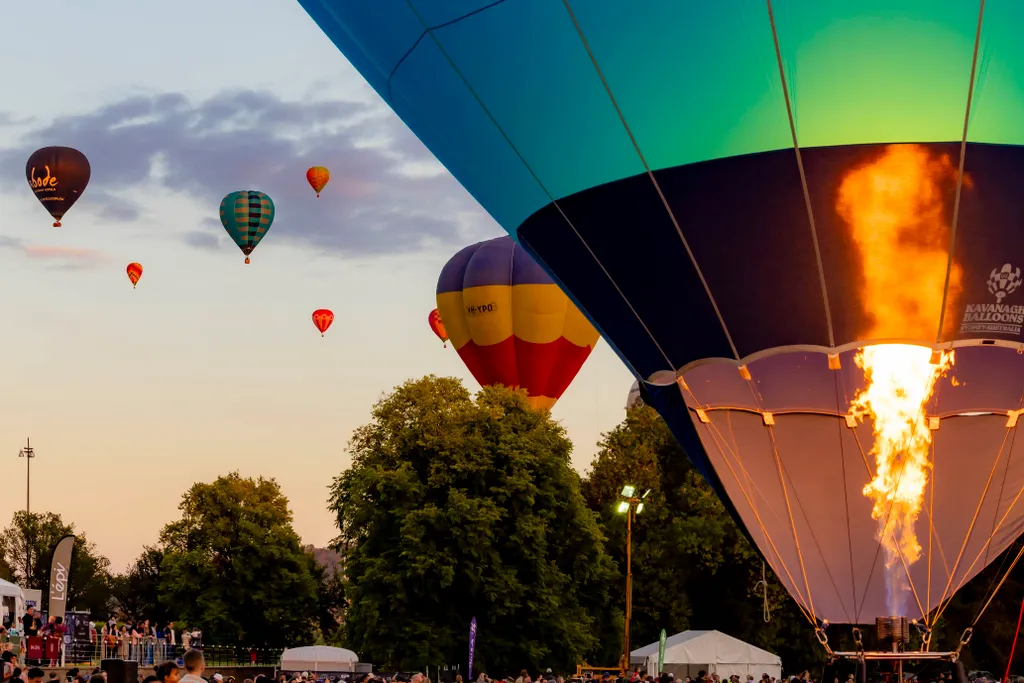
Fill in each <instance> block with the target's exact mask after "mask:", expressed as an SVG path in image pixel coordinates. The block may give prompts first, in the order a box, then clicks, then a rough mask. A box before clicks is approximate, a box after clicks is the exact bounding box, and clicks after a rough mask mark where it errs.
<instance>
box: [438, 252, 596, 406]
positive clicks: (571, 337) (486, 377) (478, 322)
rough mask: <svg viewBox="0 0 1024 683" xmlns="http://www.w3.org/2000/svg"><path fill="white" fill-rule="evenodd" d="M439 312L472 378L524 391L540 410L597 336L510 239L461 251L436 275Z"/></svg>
mask: <svg viewBox="0 0 1024 683" xmlns="http://www.w3.org/2000/svg"><path fill="white" fill-rule="evenodd" d="M437 310H438V311H439V312H440V315H441V319H442V320H444V322H445V328H446V330H447V333H448V334H449V336H450V337H451V341H452V344H453V345H454V346H455V349H456V350H457V351H458V352H459V356H460V357H461V358H462V361H463V362H464V363H465V364H466V367H467V368H469V371H470V372H471V373H473V377H475V378H476V380H477V381H478V382H480V384H483V385H488V384H504V385H506V386H512V387H516V386H518V387H522V388H524V389H526V391H527V393H528V395H529V397H530V405H532V406H533V407H534V408H550V407H551V406H553V405H554V404H555V401H557V400H558V398H559V397H560V396H561V395H562V392H564V391H565V390H566V388H567V387H568V386H569V383H570V382H572V380H573V378H574V377H575V376H576V373H577V372H579V369H580V367H582V366H583V362H584V361H585V360H586V359H587V357H588V356H589V355H590V352H591V351H592V350H593V349H594V345H595V344H597V340H598V337H599V335H598V333H597V330H595V329H594V327H593V326H592V325H591V324H590V322H589V321H588V320H587V319H586V318H585V317H583V314H582V313H580V312H579V309H577V308H576V306H575V305H573V303H572V302H571V301H569V298H568V297H567V296H566V295H565V294H564V293H563V292H562V290H561V289H559V287H558V285H556V284H555V283H554V281H553V280H552V279H551V278H550V277H549V276H548V274H547V273H545V272H544V271H543V270H542V269H541V267H540V266H539V265H537V262H536V261H534V260H533V258H532V257H531V256H530V255H529V254H527V253H526V251H525V250H523V248H522V247H520V246H519V245H517V244H516V243H515V242H513V241H512V238H510V237H498V238H496V239H493V240H488V241H487V242H480V243H479V244H474V245H472V246H469V247H466V248H465V249H463V250H462V251H460V252H459V253H457V254H455V256H453V257H452V258H451V259H450V260H449V261H448V263H447V264H446V265H445V267H444V269H443V270H442V271H441V276H440V277H439V278H438V281H437Z"/></svg>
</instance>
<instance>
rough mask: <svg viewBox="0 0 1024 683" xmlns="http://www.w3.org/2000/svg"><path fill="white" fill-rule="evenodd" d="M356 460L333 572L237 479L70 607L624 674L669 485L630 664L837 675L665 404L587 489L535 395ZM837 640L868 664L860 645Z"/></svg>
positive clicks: (952, 629) (976, 663) (222, 482)
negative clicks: (736, 650)
mask: <svg viewBox="0 0 1024 683" xmlns="http://www.w3.org/2000/svg"><path fill="white" fill-rule="evenodd" d="M349 451H350V454H351V456H352V466H351V467H350V468H349V469H347V470H346V471H344V472H342V473H341V474H340V475H339V476H337V477H336V478H335V479H334V481H333V482H332V484H331V485H330V503H329V507H330V509H331V510H332V511H333V513H334V514H335V515H336V520H337V525H338V528H339V535H338V538H337V539H336V542H335V546H334V550H336V551H337V552H338V553H339V554H340V558H341V559H340V564H339V566H338V568H337V569H338V571H337V572H335V568H334V567H330V568H328V567H326V566H324V565H322V564H320V563H318V562H317V561H316V559H315V558H314V555H313V554H312V553H311V552H310V551H309V549H307V548H303V547H302V546H301V545H300V540H299V537H298V535H297V534H296V533H295V531H294V529H293V528H292V518H291V513H290V511H289V509H288V506H287V500H286V499H285V498H284V496H283V495H282V493H281V490H280V488H279V487H278V485H277V483H276V482H274V481H273V480H268V479H262V478H260V479H248V478H242V477H240V476H239V475H238V474H237V473H232V474H229V475H227V476H224V477H220V478H218V479H217V480H216V481H214V482H212V483H198V484H195V485H194V486H192V488H191V489H189V490H188V491H187V492H185V494H184V495H183V496H182V501H181V504H180V505H179V509H180V512H181V514H180V518H179V519H177V520H175V521H173V522H171V523H169V524H167V525H166V526H165V527H164V528H163V530H162V532H161V533H160V537H159V542H158V543H157V544H156V545H155V546H154V547H151V548H145V549H144V551H143V553H142V554H141V555H140V556H139V558H138V559H137V560H136V561H135V562H134V563H133V564H132V565H131V567H129V569H128V570H127V571H126V572H125V573H124V574H120V575H119V574H114V573H112V572H111V571H110V566H109V565H110V563H109V562H108V561H107V559H106V558H104V557H103V556H102V555H101V554H100V553H99V552H97V550H96V548H95V547H94V546H93V544H92V543H90V542H89V541H88V539H87V538H86V537H85V535H84V534H81V533H79V534H77V540H76V547H75V553H74V555H73V559H72V566H71V581H70V594H69V601H68V604H69V606H70V607H72V608H75V609H87V610H89V611H91V613H92V614H93V616H94V617H95V618H96V619H105V618H107V617H108V616H109V615H110V614H111V613H112V611H114V610H118V611H120V612H123V613H124V614H127V615H131V616H134V617H137V618H148V619H150V620H156V621H158V622H167V621H172V620H173V621H175V622H177V623H178V624H187V625H189V626H194V627H198V628H200V629H201V630H202V631H203V634H204V641H205V642H207V643H216V644H242V645H248V646H289V645H292V646H294V645H302V644H309V643H311V642H318V641H320V640H321V639H322V640H323V641H324V642H328V643H332V644H338V645H343V646H346V647H349V648H351V649H353V650H355V651H356V652H357V653H359V654H360V656H361V658H362V659H363V660H364V661H371V662H373V663H374V664H375V665H376V666H377V667H378V668H380V669H382V670H395V669H399V670H414V669H420V670H422V669H424V668H426V667H427V666H430V667H431V668H433V667H435V666H437V665H445V664H454V663H464V662H465V659H466V656H467V649H468V639H469V624H470V621H471V620H472V619H473V618H474V617H475V618H476V620H477V624H478V635H477V642H476V655H475V656H476V662H475V665H474V670H475V671H483V672H486V673H488V674H491V675H493V676H495V677H497V676H505V675H508V674H513V673H517V672H518V671H519V670H520V669H522V668H524V667H529V668H530V669H531V670H532V671H536V670H538V669H541V668H547V667H552V668H555V669H556V670H559V671H563V672H568V671H572V670H574V669H575V666H576V664H577V663H583V662H587V663H589V664H591V665H595V666H614V665H616V664H617V663H618V661H619V655H620V654H621V651H622V642H623V607H624V603H625V532H626V528H625V519H624V517H623V516H622V515H619V514H617V513H616V512H615V507H616V503H617V502H618V496H619V492H620V491H621V489H622V487H623V485H625V484H631V485H634V486H636V487H637V488H638V489H639V490H641V491H642V490H646V489H651V493H650V495H649V496H648V497H647V498H646V499H645V501H644V502H645V505H644V510H643V512H642V514H640V515H638V516H637V518H636V521H635V523H634V525H633V544H632V556H633V564H632V566H633V620H632V628H631V643H632V647H633V648H636V647H639V646H642V645H644V644H647V643H651V642H654V641H656V640H657V638H658V634H659V633H660V631H661V629H663V628H664V629H666V630H667V631H668V632H669V633H670V634H671V633H675V632H678V631H682V630H686V629H690V628H695V629H718V630H721V631H723V632H726V633H728V634H730V635H733V636H735V637H738V638H741V639H743V640H746V641H748V642H751V643H754V644H756V645H758V646H760V647H763V648H765V649H767V650H769V651H772V652H775V653H777V654H779V655H780V656H781V657H782V660H783V665H784V667H785V668H786V670H787V671H789V672H790V673H794V672H796V670H797V669H800V670H802V669H804V668H812V669H813V668H814V667H815V666H817V665H820V664H821V663H823V662H824V652H823V650H822V648H821V647H820V646H819V645H818V643H817V641H816V639H815V637H814V633H813V631H812V629H811V627H810V626H809V624H808V623H807V621H806V619H805V618H804V617H803V615H802V614H801V613H800V611H799V609H798V608H797V606H796V604H795V603H794V602H793V601H792V600H791V599H790V598H789V596H788V595H787V593H786V592H785V591H784V590H783V589H782V587H781V586H780V584H779V582H778V581H777V580H776V578H775V576H774V575H773V574H772V572H771V570H770V569H767V568H765V567H764V565H763V563H762V561H761V558H760V556H759V555H758V553H757V552H756V550H755V549H754V548H752V547H751V545H750V544H749V543H748V541H747V540H746V538H745V536H744V535H743V534H742V533H741V532H740V530H739V529H738V528H737V527H736V525H735V524H734V523H733V521H732V519H731V517H730V516H729V515H728V514H727V513H726V511H725V509H724V507H723V506H722V504H721V503H720V501H719V500H718V498H717V497H716V496H715V494H714V493H713V492H712V491H711V489H710V488H709V487H708V486H707V484H706V483H705V482H704V480H703V479H702V478H701V477H700V475H699V474H698V473H697V472H696V470H694V469H693V468H692V467H691V466H690V464H689V461H688V460H687V458H686V456H685V454H684V453H683V452H682V450H681V449H680V448H679V446H678V444H677V443H676V442H675V440H674V439H673V438H672V436H671V434H670V433H669V431H668V429H667V427H666V426H665V423H664V422H663V421H662V420H661V418H660V417H659V416H658V415H657V413H655V412H654V411H653V410H651V409H649V408H646V407H644V406H640V407H638V408H634V409H632V410H630V411H629V413H628V414H627V416H626V419H625V420H624V421H623V422H622V423H621V424H619V425H618V426H616V427H615V428H614V429H613V430H611V431H610V432H609V433H607V434H605V435H604V437H603V439H602V441H601V443H600V444H599V451H598V453H597V455H596V457H595V458H594V460H593V463H592V464H591V467H590V468H589V470H588V471H587V473H586V474H585V475H584V476H582V477H581V476H580V475H579V474H578V473H577V472H576V471H575V470H574V469H573V468H572V465H571V459H570V456H571V453H572V443H571V442H570V441H569V439H568V438H567V436H566V433H565V430H564V429H563V428H562V426H561V425H560V424H558V423H557V422H555V421H553V420H552V419H551V418H550V416H549V415H548V414H546V413H541V412H537V411H533V410H531V409H530V408H529V406H528V405H527V403H526V400H525V396H524V395H523V394H522V393H520V392H517V391H513V390H509V389H506V388H503V387H489V388H486V389H484V390H482V391H480V392H479V393H478V394H477V395H476V396H475V397H474V396H471V395H470V393H469V392H468V391H467V390H466V388H465V387H464V386H463V385H462V383H461V382H460V381H459V380H457V379H453V378H438V377H434V376H428V377H424V378H422V379H419V380H411V381H409V382H407V383H405V384H404V385H402V386H400V387H398V388H396V389H395V390H394V391H393V392H392V393H390V394H388V395H386V396H384V397H383V398H382V399H381V400H380V401H379V402H378V403H377V404H376V405H375V407H374V409H373V412H372V418H371V420H370V422H369V423H368V424H366V425H364V426H362V427H360V428H358V429H357V430H356V431H355V432H354V434H353V437H352V440H351V442H350V444H349ZM73 532H74V529H73V528H72V526H71V525H69V524H66V523H65V522H64V521H63V520H61V518H60V517H59V516H58V515H55V514H52V513H42V514H31V515H27V514H25V513H23V512H21V513H17V514H16V515H15V517H14V520H13V522H12V524H11V526H9V527H8V528H7V529H6V530H4V531H2V532H0V575H5V576H8V577H10V578H12V579H13V580H15V581H17V582H19V583H20V585H22V586H29V587H38V588H45V586H46V582H47V578H48V577H47V572H48V567H47V566H46V562H47V561H48V559H49V555H50V552H51V549H52V548H53V545H54V544H55V543H56V542H57V540H59V539H60V538H61V537H62V536H64V535H65V534H68V533H73ZM1018 548H1019V546H1017V545H1015V546H1014V547H1011V548H1010V550H1008V551H1007V553H1008V554H1007V555H1005V556H1004V557H1002V558H998V559H997V560H996V561H995V562H994V563H993V564H992V565H991V566H990V567H989V568H988V569H986V570H985V571H983V572H982V573H981V574H979V576H978V577H976V578H975V579H974V580H973V581H972V582H970V583H969V584H968V585H967V586H966V587H965V588H964V589H963V590H961V591H960V593H959V594H958V595H957V597H956V598H955V599H954V601H953V602H952V603H951V605H950V607H949V609H948V610H947V611H946V613H945V616H944V617H943V619H942V620H940V623H939V624H938V625H937V626H936V629H935V630H936V635H935V637H934V638H933V641H932V644H933V648H949V649H953V648H955V647H956V644H957V643H958V642H959V639H960V634H961V633H962V631H963V629H964V628H965V627H966V626H969V625H971V623H972V622H973V620H974V618H975V616H976V614H977V612H978V609H979V608H980V607H981V605H983V604H984V603H985V602H986V599H987V596H988V591H989V589H990V588H991V587H993V586H994V585H995V581H996V580H997V579H998V578H999V577H1000V576H1001V575H1000V574H999V572H1000V571H1001V570H1004V569H1006V568H1007V567H1009V566H1010V561H1012V559H1013V556H1016V553H1017V550H1018ZM762 572H763V574H762ZM1022 572H1024V569H1021V570H1018V571H1015V572H1014V573H1011V575H1010V577H1009V579H1008V580H1007V581H1006V583H1005V585H1003V587H1002V591H1001V592H1000V594H999V597H998V598H997V599H996V600H994V601H992V603H991V604H990V605H989V607H988V611H987V612H986V614H985V618H984V619H983V620H982V621H981V622H980V623H979V624H978V625H977V626H976V628H975V630H974V635H973V639H972V640H971V642H970V643H969V644H968V645H967V646H966V647H965V648H964V650H963V652H962V655H963V659H964V660H965V663H966V664H967V666H968V667H970V668H979V669H985V670H990V671H1003V670H1005V665H1006V660H1005V657H1006V656H1007V654H1008V653H1009V649H1010V648H1009V645H1010V641H1011V639H1012V637H1013V629H1014V626H1015V624H1016V616H1017V609H1018V606H1019V604H1020V600H1021V598H1022V597H1024V581H1021V579H1022V578H1024V573H1022ZM762 576H765V577H766V579H767V581H766V582H765V583H766V584H767V585H765V584H764V583H760V584H759V582H761V581H762ZM44 596H45V590H44ZM44 599H45V598H44ZM828 633H829V639H830V642H831V644H832V645H833V647H834V648H836V649H845V650H851V649H854V645H853V641H852V638H851V637H850V632H849V630H848V629H843V628H840V627H837V626H832V627H830V628H829V630H828Z"/></svg>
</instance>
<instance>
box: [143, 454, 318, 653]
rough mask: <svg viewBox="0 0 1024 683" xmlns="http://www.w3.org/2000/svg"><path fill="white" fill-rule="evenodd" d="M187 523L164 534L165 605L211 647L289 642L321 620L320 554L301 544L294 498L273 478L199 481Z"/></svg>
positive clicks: (187, 505)
mask: <svg viewBox="0 0 1024 683" xmlns="http://www.w3.org/2000/svg"><path fill="white" fill-rule="evenodd" d="M178 508H179V509H180V510H181V519H179V520H177V521H175V522H171V523H170V524H168V525H167V526H165V527H164V529H163V531H162V532H161V535H160V540H161V544H162V550H163V553H164V555H163V559H162V561H161V564H160V572H159V595H160V601H161V602H162V603H163V604H164V605H165V606H166V607H167V608H168V609H169V610H171V613H172V615H173V616H174V617H175V618H176V619H179V620H183V621H185V622H187V623H188V624H190V625H196V626H198V627H199V628H201V629H202V630H203V635H204V638H206V639H207V642H215V643H223V644H227V643H238V644H244V645H274V646H277V645H289V644H296V643H301V642H303V641H304V640H305V639H306V638H308V637H309V636H311V634H312V631H313V627H314V621H315V619H316V617H317V591H318V588H317V580H318V578H319V576H320V574H319V571H318V569H317V567H316V562H315V561H314V559H313V556H312V555H311V554H310V553H308V552H306V551H305V550H304V549H303V548H302V546H301V545H300V544H299V536H298V534H296V533H295V530H294V529H293V528H292V514H291V511H290V510H289V509H288V500H287V499H286V498H285V497H284V495H282V493H281V489H280V487H279V486H278V484H277V482H276V481H274V480H273V479H264V478H262V477H260V478H259V479H251V478H243V477H241V476H240V475H239V474H238V473H237V472H233V473H231V474H229V475H227V476H223V477H218V478H217V480H216V481H214V482H212V483H209V484H205V483H197V484H194V485H193V486H192V487H191V488H190V489H189V490H188V491H187V492H186V493H185V495H184V496H183V497H182V501H181V504H180V505H179V506H178Z"/></svg>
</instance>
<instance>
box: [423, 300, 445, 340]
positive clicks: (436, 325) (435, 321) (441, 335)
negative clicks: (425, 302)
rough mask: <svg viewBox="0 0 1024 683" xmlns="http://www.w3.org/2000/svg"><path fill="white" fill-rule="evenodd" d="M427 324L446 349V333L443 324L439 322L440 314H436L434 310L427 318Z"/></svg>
mask: <svg viewBox="0 0 1024 683" xmlns="http://www.w3.org/2000/svg"><path fill="white" fill-rule="evenodd" d="M427 323H428V324H429V325H430V329H431V330H433V331H434V334H436V335H437V338H438V339H440V340H441V341H443V342H444V343H445V344H444V347H445V348H448V332H447V331H446V330H445V329H444V323H443V322H441V314H440V313H438V312H437V309H436V308H435V309H434V310H432V311H431V312H430V315H428V316H427Z"/></svg>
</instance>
